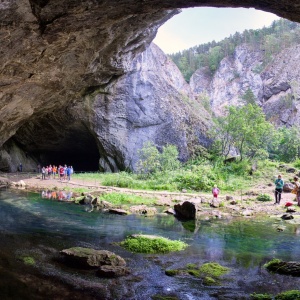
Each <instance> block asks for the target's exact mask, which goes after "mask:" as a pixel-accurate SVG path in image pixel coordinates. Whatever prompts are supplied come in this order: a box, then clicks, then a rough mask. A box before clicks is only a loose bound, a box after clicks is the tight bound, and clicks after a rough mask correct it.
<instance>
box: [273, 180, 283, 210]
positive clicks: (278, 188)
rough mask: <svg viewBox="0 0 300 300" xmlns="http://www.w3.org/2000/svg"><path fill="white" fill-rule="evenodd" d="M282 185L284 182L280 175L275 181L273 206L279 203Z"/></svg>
mask: <svg viewBox="0 0 300 300" xmlns="http://www.w3.org/2000/svg"><path fill="white" fill-rule="evenodd" d="M283 185H284V182H283V180H282V178H281V175H278V178H277V179H276V180H275V203H274V204H279V203H280V200H281V193H282V190H283Z"/></svg>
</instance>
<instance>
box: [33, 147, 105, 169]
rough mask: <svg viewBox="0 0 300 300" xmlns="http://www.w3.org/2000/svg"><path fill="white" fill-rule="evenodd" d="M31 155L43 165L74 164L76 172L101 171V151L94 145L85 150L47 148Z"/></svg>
mask: <svg viewBox="0 0 300 300" xmlns="http://www.w3.org/2000/svg"><path fill="white" fill-rule="evenodd" d="M31 155H32V156H33V157H35V159H37V160H38V163H39V164H40V165H41V167H43V166H44V167H46V166H49V165H52V166H53V165H55V166H59V165H62V166H64V165H67V166H72V167H73V169H74V172H96V171H99V159H100V156H99V153H98V151H97V149H93V147H92V145H89V148H88V149H86V150H83V151H79V150H78V149H74V148H73V149H68V150H61V151H48V150H46V149H44V150H39V151H35V152H32V153H31Z"/></svg>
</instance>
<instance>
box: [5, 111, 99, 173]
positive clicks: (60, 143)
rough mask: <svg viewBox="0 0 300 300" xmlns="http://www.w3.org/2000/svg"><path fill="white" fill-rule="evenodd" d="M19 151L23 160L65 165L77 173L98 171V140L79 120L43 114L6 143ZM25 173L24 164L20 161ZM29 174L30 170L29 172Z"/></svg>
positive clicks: (41, 163)
mask: <svg viewBox="0 0 300 300" xmlns="http://www.w3.org/2000/svg"><path fill="white" fill-rule="evenodd" d="M6 144H7V145H8V147H12V146H11V145H13V144H14V145H15V146H17V147H18V148H20V149H22V151H24V154H25V160H26V159H29V160H30V159H32V160H34V161H35V162H36V164H38V163H39V164H40V165H41V166H47V165H49V164H52V165H57V166H58V165H59V164H62V165H64V164H67V165H70V166H73V168H74V170H75V172H76V171H77V172H78V171H98V170H99V159H100V153H99V149H98V145H97V140H96V138H95V137H94V136H93V134H92V133H91V131H90V130H89V129H88V128H87V126H85V124H84V123H83V122H81V121H77V120H70V118H68V117H67V118H65V119H64V118H62V117H57V116H55V114H51V115H46V116H44V117H43V118H40V119H38V120H33V121H31V122H28V123H26V124H24V125H23V126H22V127H21V128H20V129H19V130H18V131H17V132H16V134H15V135H14V136H13V137H12V138H11V139H10V140H9V141H8V142H7V143H6ZM23 166H24V171H25V166H26V162H25V163H24V162H23ZM30 171H32V170H30Z"/></svg>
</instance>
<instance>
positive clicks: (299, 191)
mask: <svg viewBox="0 0 300 300" xmlns="http://www.w3.org/2000/svg"><path fill="white" fill-rule="evenodd" d="M294 185H295V187H294V189H293V190H292V193H293V194H296V199H297V202H298V206H300V183H299V181H298V177H297V176H295V177H294Z"/></svg>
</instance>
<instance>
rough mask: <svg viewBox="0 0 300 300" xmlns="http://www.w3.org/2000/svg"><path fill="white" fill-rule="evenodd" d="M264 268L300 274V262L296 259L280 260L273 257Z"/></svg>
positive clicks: (289, 273) (294, 274) (295, 274)
mask: <svg viewBox="0 0 300 300" xmlns="http://www.w3.org/2000/svg"><path fill="white" fill-rule="evenodd" d="M265 267H266V269H267V270H268V271H270V272H274V273H279V274H285V275H292V276H300V263H299V262H296V261H281V260H279V259H273V260H272V261H270V262H269V263H267V264H266V265H265Z"/></svg>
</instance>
